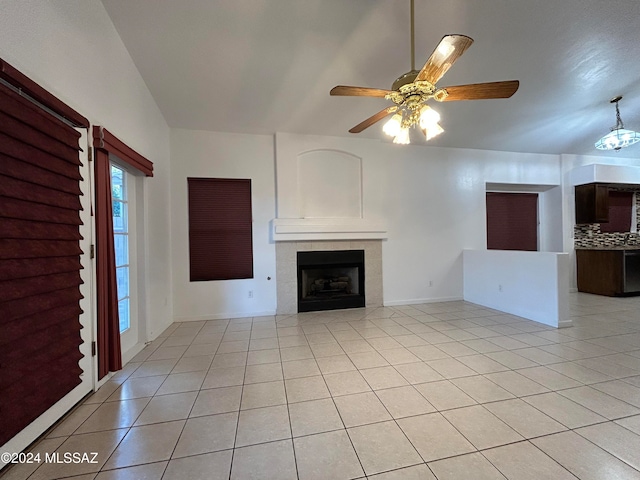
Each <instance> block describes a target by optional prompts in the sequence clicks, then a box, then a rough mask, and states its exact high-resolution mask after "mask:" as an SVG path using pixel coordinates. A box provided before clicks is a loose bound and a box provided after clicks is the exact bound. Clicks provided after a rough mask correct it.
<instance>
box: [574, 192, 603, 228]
mask: <svg viewBox="0 0 640 480" xmlns="http://www.w3.org/2000/svg"><path fill="white" fill-rule="evenodd" d="M575 193H576V224H578V225H580V224H584V223H607V222H608V221H609V186H608V185H606V184H602V183H587V184H586V185H576V191H575Z"/></svg>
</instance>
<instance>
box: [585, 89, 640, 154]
mask: <svg viewBox="0 0 640 480" xmlns="http://www.w3.org/2000/svg"><path fill="white" fill-rule="evenodd" d="M620 100H622V96H621V95H620V96H617V97H615V98H612V99H611V100H610V102H611V103H615V104H616V125H615V127H611V131H610V132H609V133H607V134H606V135H605V136H604V137H602V138H601V139H600V140H598V141H597V142H596V148H597V149H598V150H620V149H621V148H624V147H629V146H631V145H633V144H634V143H638V142H640V133H638V132H634V131H633V130H627V129H626V128H624V124H623V123H622V119H621V118H620V109H619V108H618V102H619V101H620Z"/></svg>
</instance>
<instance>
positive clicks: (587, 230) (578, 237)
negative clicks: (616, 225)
mask: <svg viewBox="0 0 640 480" xmlns="http://www.w3.org/2000/svg"><path fill="white" fill-rule="evenodd" d="M634 192H635V195H634V198H635V204H636V219H635V221H636V225H635V226H636V232H634V233H603V232H601V231H600V224H599V223H592V224H588V225H575V226H574V227H573V233H574V245H575V248H589V247H614V246H620V245H625V239H626V240H627V241H626V245H640V233H638V231H640V191H639V190H634Z"/></svg>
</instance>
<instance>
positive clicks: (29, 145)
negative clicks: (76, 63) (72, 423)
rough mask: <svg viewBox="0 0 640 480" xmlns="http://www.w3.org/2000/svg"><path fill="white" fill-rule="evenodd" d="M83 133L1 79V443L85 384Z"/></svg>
mask: <svg viewBox="0 0 640 480" xmlns="http://www.w3.org/2000/svg"><path fill="white" fill-rule="evenodd" d="M3 65H6V64H3ZM79 137H80V134H79V133H78V132H76V130H75V129H74V128H72V127H70V126H68V125H66V124H65V123H63V122H62V121H60V120H58V119H57V118H55V117H53V116H52V115H51V114H49V113H47V112H45V111H44V110H42V109H41V108H39V107H36V106H35V105H33V104H32V103H31V102H29V101H27V100H26V99H24V98H23V97H21V96H20V95H19V94H18V93H16V92H14V91H12V90H11V89H9V88H8V87H6V86H4V85H0V332H1V334H0V392H2V395H0V445H2V444H4V443H6V442H7V441H8V440H10V439H11V438H12V437H13V436H15V435H16V434H17V433H18V432H20V431H21V430H22V429H23V428H25V427H26V426H27V425H29V424H30V423H31V422H32V421H33V420H35V419H36V418H37V417H38V416H40V415H41V414H42V413H43V412H45V411H46V410H47V409H49V408H50V407H51V406H52V405H53V404H55V403H56V402H57V401H58V400H60V399H61V398H62V397H64V396H65V395H66V394H67V393H68V392H70V391H71V390H73V388H74V387H76V386H77V385H79V384H80V374H81V373H82V370H81V369H80V367H79V364H78V362H79V360H80V358H81V357H82V354H81V353H80V350H79V346H80V344H81V343H82V340H81V337H80V329H81V325H80V322H79V316H80V314H81V313H82V312H81V310H80V305H79V301H80V299H81V298H82V296H81V294H80V284H81V283H82V280H81V278H80V269H81V268H82V266H81V264H80V254H81V253H82V251H81V250H80V243H79V240H80V239H81V236H80V229H79V226H80V224H81V220H80V214H79V211H80V210H81V204H80V198H79V196H80V195H82V193H81V191H80V186H79V182H80V180H82V179H81V177H80V169H79V166H80V160H79V156H78V150H79V147H78V138H79Z"/></svg>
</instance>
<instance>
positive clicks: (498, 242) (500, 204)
mask: <svg viewBox="0 0 640 480" xmlns="http://www.w3.org/2000/svg"><path fill="white" fill-rule="evenodd" d="M487 248H488V249H490V250H529V251H537V250H538V194H537V193H489V192H488V193H487Z"/></svg>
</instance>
